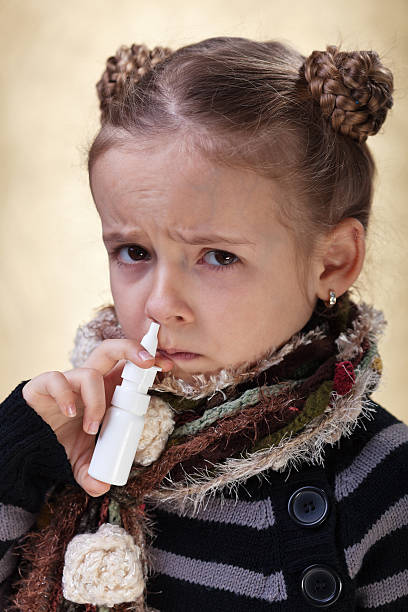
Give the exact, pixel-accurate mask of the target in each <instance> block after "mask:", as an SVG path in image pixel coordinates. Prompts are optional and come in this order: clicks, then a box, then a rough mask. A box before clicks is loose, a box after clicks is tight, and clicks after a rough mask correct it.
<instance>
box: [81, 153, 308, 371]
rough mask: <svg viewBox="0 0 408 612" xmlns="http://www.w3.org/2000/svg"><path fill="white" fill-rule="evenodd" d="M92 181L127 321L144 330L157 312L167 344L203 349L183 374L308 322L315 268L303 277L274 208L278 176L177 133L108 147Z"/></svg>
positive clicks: (271, 344)
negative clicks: (173, 138) (213, 156)
mask: <svg viewBox="0 0 408 612" xmlns="http://www.w3.org/2000/svg"><path fill="white" fill-rule="evenodd" d="M91 182H92V191H93V195H94V199H95V203H96V206H97V209H98V212H99V214H100V217H101V221H102V228H103V234H104V241H105V245H106V248H107V250H108V253H109V261H110V279H111V288H112V295H113V299H114V302H115V307H116V312H117V316H118V319H119V322H120V324H121V326H122V329H123V331H124V333H125V335H126V337H127V338H131V339H134V340H140V339H141V338H142V336H143V335H144V334H145V333H146V331H147V329H148V328H149V325H150V322H151V321H150V319H154V320H155V321H157V322H159V323H160V331H159V348H160V347H162V348H164V349H166V348H167V349H171V348H173V349H178V350H179V351H185V352H190V353H195V354H196V356H195V357H193V358H190V359H187V358H185V357H184V358H183V357H182V356H177V355H175V356H174V357H173V361H174V366H173V369H172V372H173V373H174V374H175V375H176V376H179V377H180V378H183V379H184V380H186V381H187V382H188V381H189V380H190V381H191V374H193V373H210V372H216V371H217V370H219V369H221V368H223V367H227V366H231V365H238V364H240V363H242V362H244V361H248V360H251V361H252V360H255V359H256V358H258V357H260V356H262V355H263V354H264V353H265V352H266V351H267V350H268V349H270V348H278V347H279V346H281V345H282V344H283V343H284V342H286V341H287V340H288V339H289V338H290V337H291V335H293V334H294V333H295V332H297V331H299V330H300V329H301V328H302V327H303V326H304V325H305V324H306V322H307V321H308V320H309V318H310V316H311V314H312V312H313V308H314V305H315V302H316V297H317V295H316V286H317V278H318V273H317V272H316V269H317V268H316V266H315V267H312V268H311V269H310V274H309V275H308V278H307V279H306V278H305V279H302V281H300V280H299V279H298V272H297V268H296V265H295V248H296V246H295V243H294V239H293V237H292V235H291V234H290V232H289V231H288V230H287V229H286V228H285V226H284V225H282V224H281V223H280V222H279V221H278V218H277V215H276V212H275V207H276V206H277V200H278V198H282V197H284V194H283V193H281V192H280V191H279V189H278V188H277V186H276V185H274V183H272V182H271V181H270V180H267V179H266V178H263V177H260V176H258V175H256V174H254V173H251V172H249V171H246V170H242V169H229V168H224V167H221V166H219V165H215V164H213V163H211V162H209V161H207V160H205V159H203V157H201V156H199V155H198V154H194V155H187V154H185V153H180V152H179V151H178V150H177V142H173V143H166V144H163V143H158V146H157V149H156V150H155V151H154V152H152V151H151V150H150V151H143V152H141V151H139V150H137V149H136V147H135V148H134V150H132V148H131V147H130V145H129V147H128V149H127V150H124V149H119V148H116V149H110V150H108V151H107V152H106V153H104V154H103V155H101V156H100V157H99V158H97V160H96V162H95V164H94V167H93V169H92V174H91ZM197 234H199V235H200V236H201V237H208V242H207V241H204V239H203V238H201V239H200V240H199V239H197V238H194V237H195V236H196V235H197ZM213 234H218V235H219V236H220V237H219V238H214V237H213V236H212V235H213ZM186 240H188V242H186ZM300 282H303V287H304V289H305V291H304V292H303V291H302V288H301V285H300Z"/></svg>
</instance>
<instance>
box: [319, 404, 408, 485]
mask: <svg viewBox="0 0 408 612" xmlns="http://www.w3.org/2000/svg"><path fill="white" fill-rule="evenodd" d="M366 406H367V407H368V408H369V412H365V414H364V416H362V417H360V418H359V419H358V420H357V422H356V424H355V427H354V429H353V431H352V432H351V433H350V434H349V435H345V436H343V437H342V438H341V439H340V440H339V441H338V442H337V445H336V446H333V447H331V448H327V449H326V455H325V459H326V460H325V463H326V465H327V466H328V468H329V469H330V468H331V470H330V471H333V472H335V473H336V474H340V473H342V472H343V473H344V475H345V474H348V475H349V476H350V472H351V470H353V471H360V470H361V469H363V468H362V466H365V468H364V471H365V472H367V473H368V472H371V471H372V470H373V469H374V468H376V470H377V475H378V476H379V477H380V474H381V472H382V469H397V468H398V466H400V467H401V466H402V465H404V464H405V465H407V461H408V425H407V424H406V423H404V422H403V421H401V420H400V419H398V418H397V417H396V416H395V415H393V414H392V413H391V412H389V411H388V410H387V409H386V408H384V407H383V406H381V405H380V404H378V403H377V402H374V401H373V400H371V399H370V400H369V403H368V404H366ZM345 470H346V471H345ZM407 474H408V472H407ZM407 486H408V482H407Z"/></svg>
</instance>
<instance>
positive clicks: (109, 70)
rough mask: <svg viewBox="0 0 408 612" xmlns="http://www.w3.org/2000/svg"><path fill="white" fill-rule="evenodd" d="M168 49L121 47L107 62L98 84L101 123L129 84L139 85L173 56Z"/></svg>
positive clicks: (134, 46)
mask: <svg viewBox="0 0 408 612" xmlns="http://www.w3.org/2000/svg"><path fill="white" fill-rule="evenodd" d="M172 53H173V52H172V50H171V49H169V48H168V47H154V49H153V50H149V48H148V47H147V46H146V45H144V44H142V45H136V44H133V45H132V46H131V47H127V46H126V45H121V46H120V47H119V49H118V50H117V51H116V54H115V55H113V56H111V57H109V58H108V59H107V60H106V70H105V72H104V73H103V74H102V76H101V78H100V80H99V81H98V82H97V84H96V90H97V92H98V97H99V102H100V109H101V122H102V123H104V122H105V121H106V119H107V118H108V116H109V108H110V105H111V103H112V101H113V100H119V99H120V98H121V96H122V95H123V93H124V91H125V89H126V86H127V85H128V84H129V83H137V82H138V81H140V79H141V78H142V77H143V76H144V75H145V74H147V73H148V72H150V70H151V69H152V68H153V67H154V66H155V65H156V64H158V63H160V62H162V61H163V60H165V59H166V58H167V57H169V56H170V55H171V54H172Z"/></svg>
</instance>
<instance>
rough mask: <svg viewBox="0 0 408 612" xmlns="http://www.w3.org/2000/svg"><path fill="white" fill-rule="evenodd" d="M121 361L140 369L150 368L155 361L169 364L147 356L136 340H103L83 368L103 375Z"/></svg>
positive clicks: (163, 360)
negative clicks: (124, 360)
mask: <svg viewBox="0 0 408 612" xmlns="http://www.w3.org/2000/svg"><path fill="white" fill-rule="evenodd" d="M146 357H147V358H146ZM121 359H128V360H129V361H131V362H132V363H134V364H136V365H137V366H139V367H141V368H151V367H152V365H153V364H154V363H155V360H156V363H158V365H160V364H161V363H163V364H164V363H166V362H171V360H167V359H165V358H163V357H159V356H157V357H153V356H151V355H150V356H149V353H147V351H146V350H145V349H144V348H143V347H142V346H141V345H140V344H139V342H136V340H128V339H108V340H103V341H102V342H101V343H100V344H99V345H98V346H97V347H96V348H95V349H94V350H93V351H92V353H91V354H90V355H89V357H88V359H87V360H86V361H85V363H84V364H83V367H86V368H94V369H95V370H99V372H101V374H104V375H105V374H107V373H108V372H109V371H110V370H111V369H112V368H113V366H114V365H115V364H116V363H117V362H118V361H120V360H121ZM160 367H161V365H160Z"/></svg>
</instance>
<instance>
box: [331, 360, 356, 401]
mask: <svg viewBox="0 0 408 612" xmlns="http://www.w3.org/2000/svg"><path fill="white" fill-rule="evenodd" d="M355 380H356V375H355V372H354V368H353V364H352V363H351V361H340V363H336V365H335V373H334V380H333V389H334V391H337V393H338V394H339V395H345V394H346V393H348V392H349V391H350V389H351V387H352V386H353V385H354V383H355Z"/></svg>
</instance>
